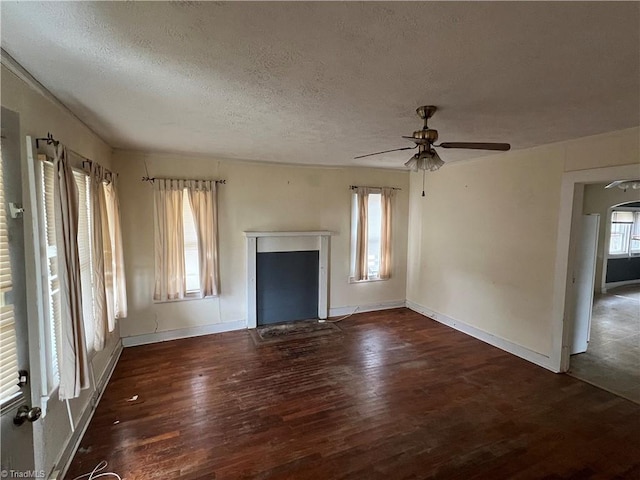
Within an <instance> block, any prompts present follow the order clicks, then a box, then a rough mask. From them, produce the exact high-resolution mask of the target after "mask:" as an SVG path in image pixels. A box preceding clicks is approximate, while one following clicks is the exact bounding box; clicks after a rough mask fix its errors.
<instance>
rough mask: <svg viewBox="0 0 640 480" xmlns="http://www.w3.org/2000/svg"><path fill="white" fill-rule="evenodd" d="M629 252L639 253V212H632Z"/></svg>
mask: <svg viewBox="0 0 640 480" xmlns="http://www.w3.org/2000/svg"><path fill="white" fill-rule="evenodd" d="M631 252H632V253H640V212H633V227H632V229H631Z"/></svg>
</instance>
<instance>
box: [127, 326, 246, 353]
mask: <svg viewBox="0 0 640 480" xmlns="http://www.w3.org/2000/svg"><path fill="white" fill-rule="evenodd" d="M245 328H247V322H246V321H245V320H238V321H235V322H224V323H213V324H211V325H202V326H199V327H188V328H179V329H177V330H167V331H166V332H155V333H145V334H143V335H134V336H131V337H122V346H123V347H136V346H138V345H147V344H149V343H157V342H167V341H169V340H177V339H179V338H189V337H200V336H202V335H211V334H212V333H222V332H231V331H233V330H244V329H245Z"/></svg>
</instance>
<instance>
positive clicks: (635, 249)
mask: <svg viewBox="0 0 640 480" xmlns="http://www.w3.org/2000/svg"><path fill="white" fill-rule="evenodd" d="M638 254H640V212H639V211H631V210H614V211H613V212H612V213H611V235H610V237H609V255H620V256H630V255H638Z"/></svg>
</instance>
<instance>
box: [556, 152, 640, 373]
mask: <svg viewBox="0 0 640 480" xmlns="http://www.w3.org/2000/svg"><path fill="white" fill-rule="evenodd" d="M637 176H638V164H633V165H623V166H619V167H605V168H593V169H589V170H578V171H575V172H566V173H564V174H563V175H562V186H561V189H560V212H559V215H558V237H557V243H556V261H555V269H554V270H555V273H554V282H553V285H554V287H553V310H552V312H553V327H552V328H553V330H552V334H553V338H552V350H551V359H550V360H551V364H552V365H553V368H554V370H556V371H560V372H566V371H567V369H568V368H569V342H570V339H569V335H570V332H571V328H570V327H571V322H572V321H573V318H571V317H572V315H573V314H572V308H573V303H572V302H573V289H572V273H573V262H574V252H573V251H574V250H575V243H576V235H571V233H572V231H575V227H576V225H577V223H578V222H577V220H578V219H579V218H580V215H582V199H583V194H584V185H585V184H589V183H601V182H607V181H611V180H618V179H621V178H635V177H637ZM570 267H571V268H570Z"/></svg>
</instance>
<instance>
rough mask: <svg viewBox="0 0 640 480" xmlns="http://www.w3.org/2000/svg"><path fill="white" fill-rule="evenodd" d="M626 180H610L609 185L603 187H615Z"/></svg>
mask: <svg viewBox="0 0 640 480" xmlns="http://www.w3.org/2000/svg"><path fill="white" fill-rule="evenodd" d="M626 181H627V180H616V181H615V182H611V183H610V184H609V185H607V186H606V187H604V188H613V187H617V186H618V185H620V184H621V183H624V182H626Z"/></svg>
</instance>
